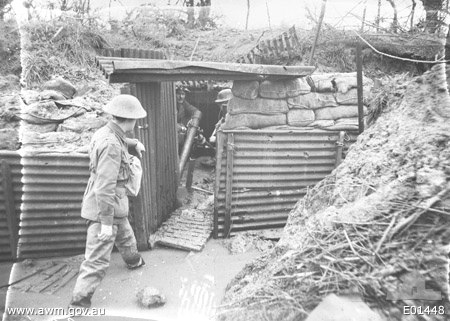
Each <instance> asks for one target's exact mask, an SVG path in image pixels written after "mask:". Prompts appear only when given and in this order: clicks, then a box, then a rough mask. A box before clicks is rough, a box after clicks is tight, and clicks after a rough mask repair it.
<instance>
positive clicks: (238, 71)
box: [97, 57, 315, 83]
mask: <svg viewBox="0 0 450 321" xmlns="http://www.w3.org/2000/svg"><path fill="white" fill-rule="evenodd" d="M97 64H98V65H99V67H100V69H101V70H102V71H103V72H104V73H105V75H106V77H107V78H109V80H110V82H112V83H114V82H135V83H136V82H153V81H178V80H260V79H283V78H296V77H304V76H307V75H310V74H311V73H312V72H313V71H314V69H315V67H314V66H279V65H257V64H241V63H220V62H206V61H174V60H159V59H137V58H116V57H97Z"/></svg>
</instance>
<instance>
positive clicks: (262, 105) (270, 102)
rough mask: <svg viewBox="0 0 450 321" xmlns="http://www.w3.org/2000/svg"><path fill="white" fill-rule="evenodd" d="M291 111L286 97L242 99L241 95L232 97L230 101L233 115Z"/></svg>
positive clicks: (230, 109)
mask: <svg viewBox="0 0 450 321" xmlns="http://www.w3.org/2000/svg"><path fill="white" fill-rule="evenodd" d="M288 111H289V108H288V105H287V102H286V100H284V99H263V98H256V99H253V100H249V99H242V98H239V97H233V98H231V100H230V102H229V103H228V112H229V113H230V114H231V115H237V114H262V115H273V114H285V113H287V112H288Z"/></svg>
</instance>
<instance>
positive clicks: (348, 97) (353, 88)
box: [292, 72, 373, 131]
mask: <svg viewBox="0 0 450 321" xmlns="http://www.w3.org/2000/svg"><path fill="white" fill-rule="evenodd" d="M309 83H310V85H311V90H312V91H314V93H311V94H310V95H309V96H311V97H308V96H302V97H298V98H297V100H296V101H295V102H294V103H293V104H292V108H298V107H300V108H303V107H304V106H307V107H308V108H311V109H313V110H314V115H315V122H313V123H311V124H310V125H309V126H311V127H317V128H321V129H327V130H348V131H350V130H358V90H357V76H356V72H354V73H327V74H317V75H314V74H313V75H311V78H310V82H309ZM372 87H373V81H372V80H371V79H369V78H367V77H363V98H364V100H363V103H364V109H363V111H364V115H367V107H366V106H367V104H368V101H369V100H370V91H371V88H372Z"/></svg>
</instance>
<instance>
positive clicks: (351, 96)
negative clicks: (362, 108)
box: [334, 87, 370, 105]
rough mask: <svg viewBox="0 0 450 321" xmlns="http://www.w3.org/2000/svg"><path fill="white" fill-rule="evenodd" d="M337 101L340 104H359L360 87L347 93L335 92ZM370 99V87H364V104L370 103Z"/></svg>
mask: <svg viewBox="0 0 450 321" xmlns="http://www.w3.org/2000/svg"><path fill="white" fill-rule="evenodd" d="M334 97H335V99H336V102H337V103H338V104H339V105H358V89H357V88H353V89H350V90H349V91H347V92H346V93H342V92H337V93H335V94H334ZM369 100H370V88H369V87H364V88H363V103H364V105H368V104H369Z"/></svg>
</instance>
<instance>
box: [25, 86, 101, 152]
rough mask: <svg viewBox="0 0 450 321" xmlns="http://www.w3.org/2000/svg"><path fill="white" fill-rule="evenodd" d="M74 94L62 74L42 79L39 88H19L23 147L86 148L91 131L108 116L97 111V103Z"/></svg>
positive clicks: (28, 148) (78, 150) (69, 149)
mask: <svg viewBox="0 0 450 321" xmlns="http://www.w3.org/2000/svg"><path fill="white" fill-rule="evenodd" d="M76 94H77V90H76V88H75V87H74V86H73V85H72V84H71V83H70V82H68V81H66V80H64V79H62V78H56V79H52V80H50V81H48V82H46V83H45V84H44V85H43V86H42V90H41V91H31V90H28V91H23V92H22V100H23V102H24V104H23V106H22V110H21V113H20V114H19V117H20V118H21V119H22V124H21V128H22V130H21V131H22V133H23V134H22V136H21V142H22V147H23V148H24V149H26V150H35V149H58V150H63V151H67V152H70V151H75V152H87V146H88V144H89V141H90V138H91V136H92V134H93V133H94V132H95V131H96V130H97V129H98V128H100V127H102V126H104V125H105V124H106V123H107V121H108V119H109V117H108V116H107V115H106V114H103V113H102V112H101V104H93V103H92V102H91V101H89V100H86V97H83V96H79V95H77V96H76V97H75V95H76Z"/></svg>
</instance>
